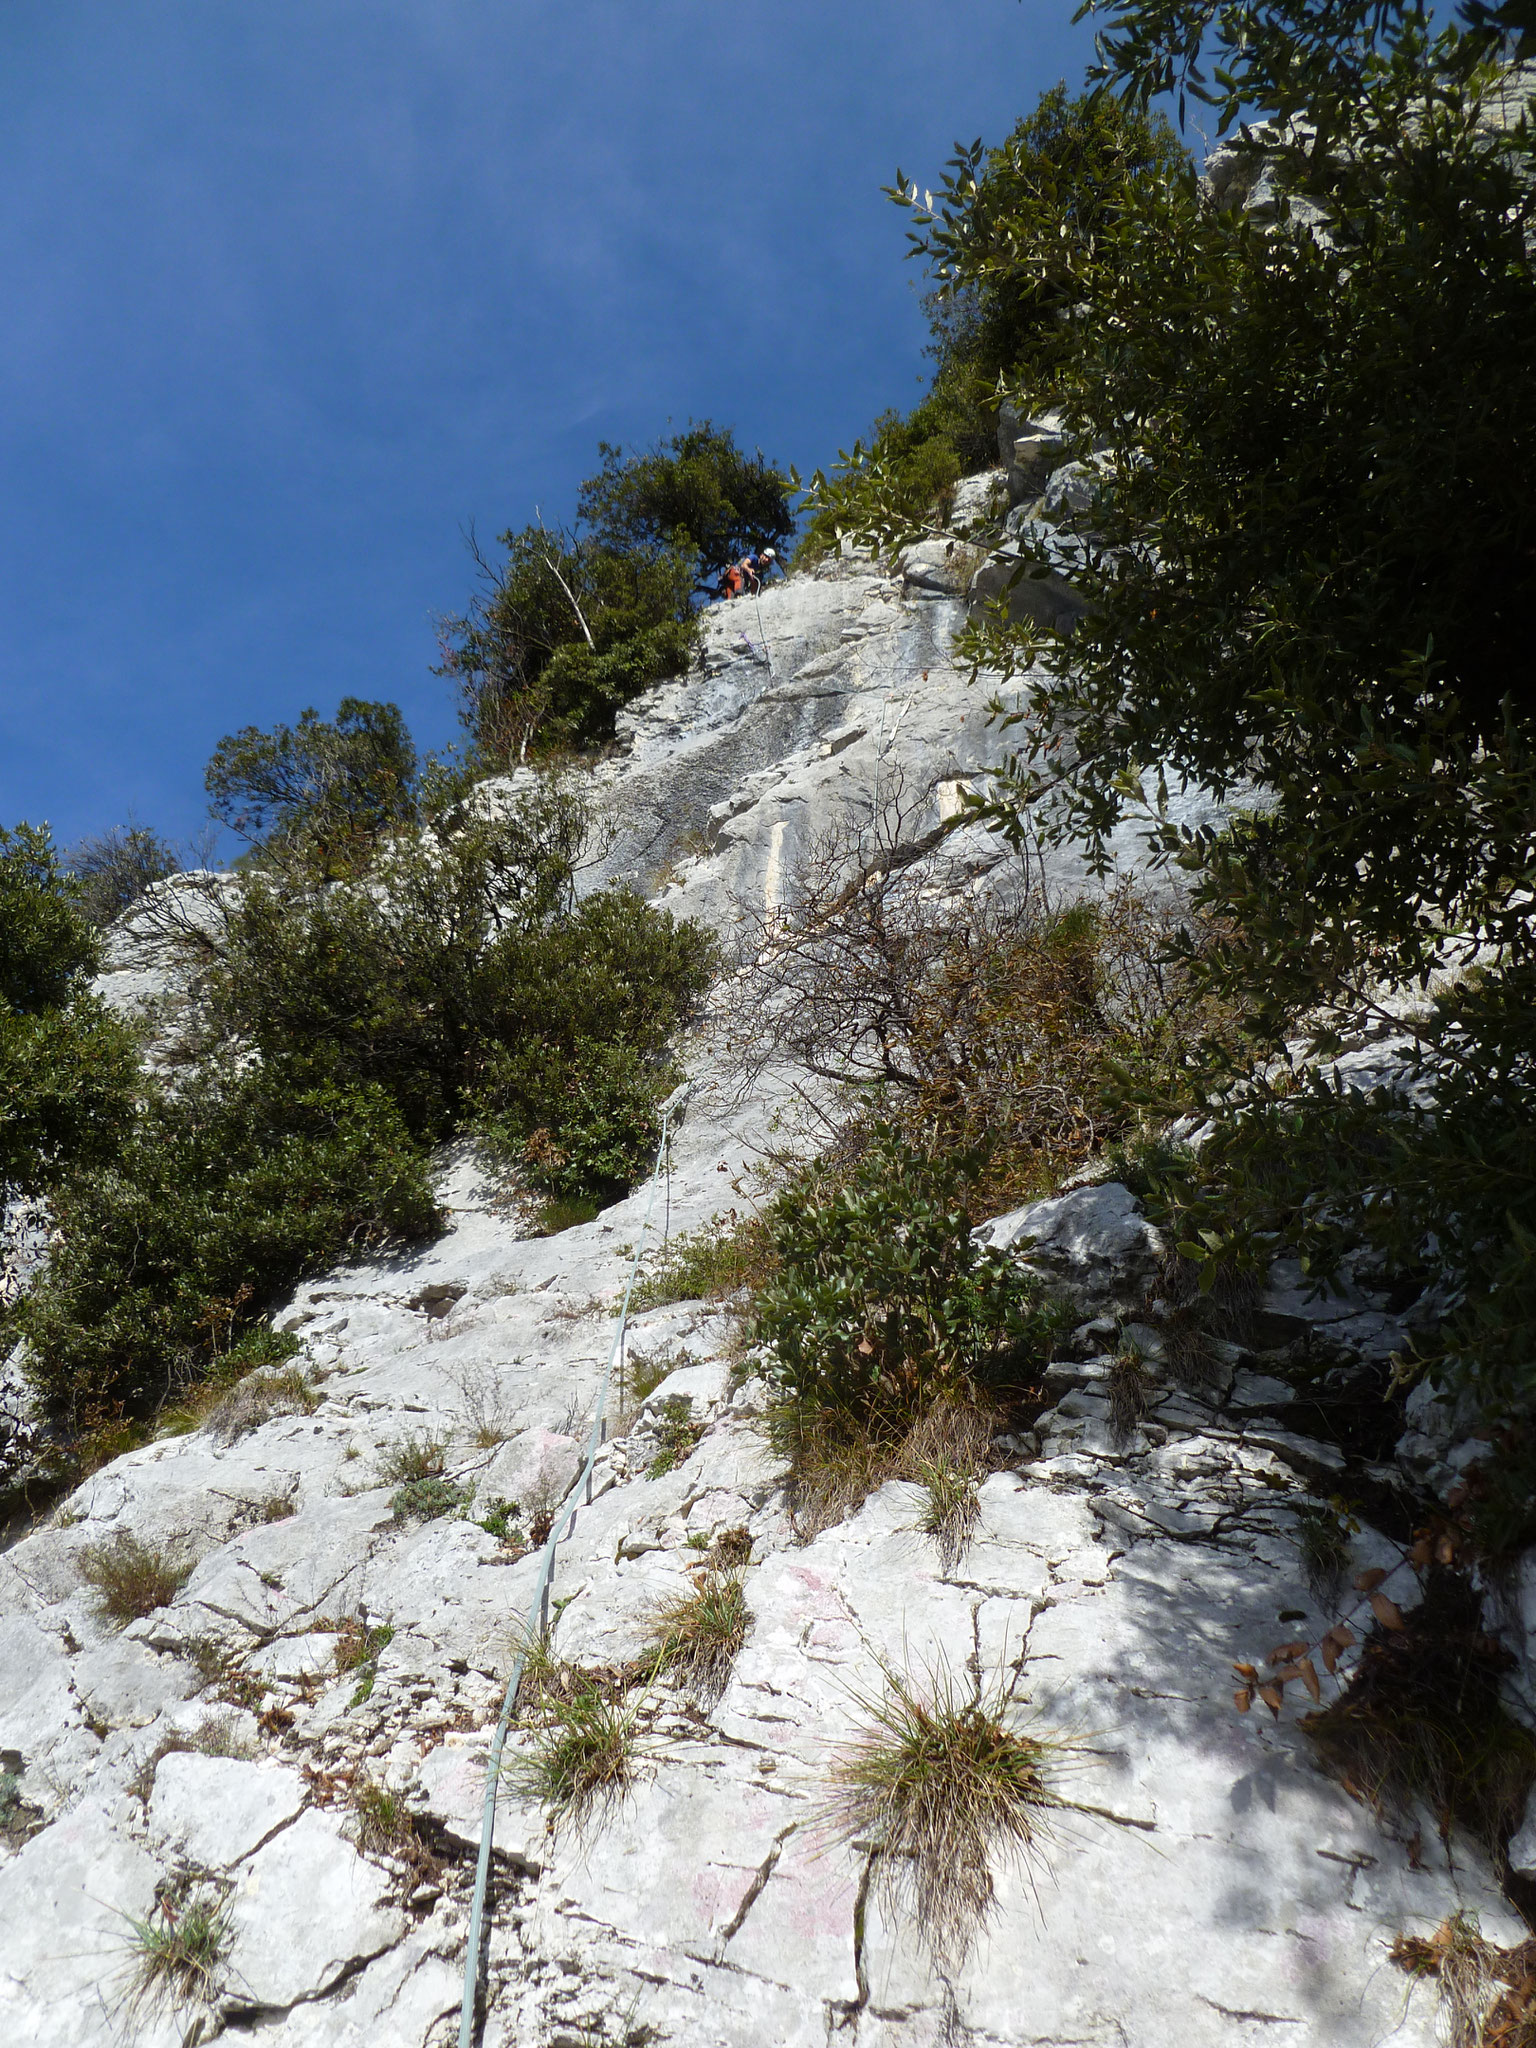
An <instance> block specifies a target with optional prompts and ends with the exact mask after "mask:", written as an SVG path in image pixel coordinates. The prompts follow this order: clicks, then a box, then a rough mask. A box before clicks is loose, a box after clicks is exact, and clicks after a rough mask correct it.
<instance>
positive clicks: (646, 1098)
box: [216, 784, 715, 1199]
mask: <svg viewBox="0 0 1536 2048" xmlns="http://www.w3.org/2000/svg"><path fill="white" fill-rule="evenodd" d="M584 829H585V826H584V820H583V817H582V815H581V812H580V808H579V806H578V805H577V804H576V803H575V801H574V799H573V798H572V797H571V796H570V794H569V792H568V791H566V790H565V789H563V788H562V787H561V786H559V785H555V784H549V785H544V786H541V788H540V789H539V790H538V791H536V792H535V793H534V794H532V795H530V796H529V797H527V798H526V799H524V801H523V802H522V804H521V805H520V806H518V807H517V808H515V809H514V810H512V811H511V812H509V813H508V814H507V815H505V816H504V817H502V818H500V819H498V820H496V821H494V822H483V821H482V822H478V823H476V822H468V823H465V824H463V825H461V827H460V829H459V830H458V831H457V832H456V833H454V834H453V835H452V836H451V837H445V838H442V839H422V840H412V841H409V842H405V841H402V842H400V843H399V844H397V845H396V846H395V847H393V848H392V849H391V850H390V851H389V853H388V854H387V855H386V857H385V858H384V859H383V861H382V862H381V863H379V864H378V865H376V866H375V868H374V869H373V871H372V872H371V873H370V874H369V875H368V876H367V877H363V878H360V879H359V880H357V881H356V882H338V883H335V884H332V885H331V886H330V887H328V888H325V889H323V890H316V889H315V888H314V887H313V886H311V885H309V884H308V883H307V882H306V881H305V880H304V878H303V877H302V876H295V875H293V874H291V873H279V874H277V875H274V876H256V877H253V878H252V880H251V882H250V884H249V885H248V887H247V888H246V889H245V891H244V892H243V895H242V898H241V901H240V904H239V906H238V907H237V909H236V910H235V912H234V913H233V916H232V918H231V921H230V928H229V942H228V946H227V949H226V957H225V963H224V967H223V969H222V973H221V976H220V979H219V987H218V992H217V997H216V1001H217V1004H218V1006H219V1009H220V1011H221V1014H222V1015H223V1016H224V1018H225V1019H226V1021H227V1022H228V1024H229V1026H230V1028H231V1029H232V1030H234V1031H236V1032H238V1033H239V1034H240V1035H241V1036H242V1037H243V1038H244V1039H246V1040H248V1041H249V1042H250V1043H252V1044H253V1045H255V1046H256V1047H257V1049H258V1050H259V1051H260V1052H261V1053H262V1055H263V1056H264V1057H265V1058H267V1059H269V1060H278V1061H283V1062H285V1063H287V1064H288V1065H289V1066H290V1067H292V1068H294V1069H296V1070H297V1071H299V1072H302V1073H305V1074H310V1075H313V1076H314V1077H315V1078H316V1079H324V1080H326V1081H336V1082H342V1083H345V1084H347V1085H353V1084H358V1083H364V1084H376V1085H378V1086H380V1087H383V1088H385V1089H387V1090H388V1091H389V1094H390V1096H391V1098H392V1099H393V1101H394V1102H395V1103H396V1104H397V1105H398V1107H399V1110H400V1113H401V1115H402V1116H403V1117H404V1119H405V1121H406V1124H407V1126H408V1128H409V1129H410V1130H411V1131H412V1132H413V1133H414V1134H415V1135H417V1136H418V1137H421V1138H424V1139H428V1140H437V1139H440V1138H443V1137H445V1136H447V1135H448V1134H449V1133H450V1132H452V1131H454V1130H456V1129H458V1128H460V1127H461V1126H462V1125H463V1124H464V1123H465V1122H466V1121H472V1122H474V1123H476V1124H477V1126H478V1127H479V1128H480V1129H481V1130H482V1131H483V1133H484V1135H485V1136H486V1138H487V1139H488V1140H489V1142H490V1143H491V1145H492V1147H493V1149H495V1150H497V1151H500V1152H501V1153H503V1154H504V1155H505V1156H507V1157H509V1158H511V1159H516V1160H518V1161H520V1162H521V1163H522V1164H523V1166H524V1167H525V1169H526V1171H527V1174H528V1176H529V1178H530V1180H531V1182H532V1184H533V1185H535V1186H537V1187H539V1188H540V1189H542V1190H544V1191H546V1192H548V1193H551V1194H555V1195H560V1196H563V1197H568V1198H575V1197H582V1196H592V1195H600V1196H605V1197H607V1198H609V1199H611V1198H612V1197H613V1196H614V1195H616V1194H620V1193H622V1192H623V1191H624V1190H625V1189H626V1188H628V1187H629V1186H630V1185H631V1184H632V1182H633V1180H634V1177H635V1175H636V1173H637V1172H638V1171H639V1170H640V1168H641V1167H642V1165H643V1164H645V1163H646V1161H647V1159H648V1155H649V1153H650V1151H651V1150H653V1149H654V1146H655V1143H656V1121H655V1105H656V1104H657V1103H658V1102H659V1101H660V1100H661V1098H662V1097H663V1096H664V1095H665V1094H666V1093H667V1091H668V1089H669V1088H670V1087H671V1086H672V1083H673V1078H674V1077H673V1076H672V1074H671V1070H670V1068H669V1066H668V1064H667V1060H666V1046H667V1042H668V1040H669V1038H670V1037H671V1035H672V1034H673V1033H674V1032H675V1031H676V1029H677V1028H678V1026H679V1024H680V1023H682V1021H683V1020H684V1019H685V1017H686V1016H687V1015H688V1013H689V1012H690V1010H691V1009H692V1008H693V1006H694V1004H695V1003H696V1002H697V1000H698V998H699V997H700V996H701V995H702V993H703V991H704V989H705V988H706V987H707V985H708V981H709V977H710V974H711V972H712V969H713V963H714V957H715V949H714V946H713V943H712V942H711V941H710V939H709V938H708V937H707V935H706V934H705V933H703V932H702V931H701V930H700V929H699V928H698V927H696V926H693V925H688V924H677V923H676V922H675V921H674V920H673V919H672V918H671V917H670V916H669V915H668V914H667V913H666V912H665V911H658V910H653V909H651V908H650V907H649V906H648V905H647V904H646V903H645V902H644V901H643V900H642V899H641V898H640V897H639V896H636V895H634V894H633V893H631V892H629V891H626V890H608V891H604V892H602V893H600V894H598V895H596V896H593V897H589V898H588V899H587V901H586V902H584V903H582V904H580V905H578V906H574V907H573V906H572V903H571V888H572V877H573V871H574V866H575V862H576V859H577V857H578V855H579V852H580V847H581V841H582V835H583V832H584Z"/></svg>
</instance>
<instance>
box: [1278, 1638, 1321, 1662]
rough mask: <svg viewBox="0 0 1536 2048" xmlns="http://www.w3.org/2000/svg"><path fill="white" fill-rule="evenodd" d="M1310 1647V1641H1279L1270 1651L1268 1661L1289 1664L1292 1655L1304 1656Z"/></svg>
mask: <svg viewBox="0 0 1536 2048" xmlns="http://www.w3.org/2000/svg"><path fill="white" fill-rule="evenodd" d="M1311 1647H1312V1645H1311V1644H1310V1643H1302V1642H1296V1643H1281V1644H1279V1645H1278V1646H1277V1647H1276V1648H1275V1649H1273V1650H1271V1651H1270V1653H1269V1658H1268V1661H1269V1662H1270V1663H1271V1664H1289V1663H1290V1661H1291V1659H1292V1658H1293V1657H1305V1655H1306V1654H1307V1652H1308V1650H1310V1649H1311Z"/></svg>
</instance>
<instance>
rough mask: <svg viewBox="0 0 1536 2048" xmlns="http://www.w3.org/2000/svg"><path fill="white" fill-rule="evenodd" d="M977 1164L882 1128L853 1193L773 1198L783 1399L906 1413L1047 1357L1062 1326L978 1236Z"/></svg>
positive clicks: (862, 1415) (768, 1329) (1030, 1283)
mask: <svg viewBox="0 0 1536 2048" xmlns="http://www.w3.org/2000/svg"><path fill="white" fill-rule="evenodd" d="M974 1165H975V1162H974V1161H967V1160H966V1159H965V1158H963V1157H959V1156H956V1155H949V1156H946V1157H941V1158H937V1159H934V1158H929V1157H926V1156H925V1155H924V1154H923V1153H922V1152H920V1151H918V1150H917V1149H916V1148H915V1147H914V1146H913V1145H911V1144H910V1143H909V1142H908V1141H907V1140H906V1139H904V1138H902V1137H901V1136H899V1135H898V1134H897V1133H895V1132H894V1131H888V1130H885V1131H881V1130H877V1131H876V1133H875V1134H874V1142H873V1143H872V1144H871V1146H870V1148H869V1150H868V1151H867V1152H866V1153H865V1155H864V1157H863V1158H862V1159H861V1160H860V1161H859V1163H858V1165H857V1167H856V1168H855V1170H854V1172H853V1174H852V1177H851V1178H850V1180H849V1181H848V1182H847V1184H846V1185H845V1186H842V1187H840V1188H837V1189H835V1190H832V1191H830V1192H828V1193H826V1194H825V1195H818V1194H817V1193H816V1192H815V1191H814V1189H810V1190H807V1189H802V1188H792V1189H790V1190H788V1191H787V1192H786V1193H784V1194H783V1195H781V1196H779V1197H778V1199H777V1200H776V1201H775V1202H774V1204H773V1205H772V1207H771V1208H770V1209H769V1211H768V1215H767V1222H768V1228H769V1231H770V1234H771V1236H772V1239H773V1243H774V1248H775V1250H776V1251H777V1253H778V1257H779V1267H778V1270H777V1272H776V1273H774V1274H773V1275H772V1277H771V1278H770V1279H769V1280H768V1282H767V1284H766V1285H765V1286H764V1288H763V1289H762V1292H761V1294H760V1295H759V1297H758V1317H757V1335H758V1337H759V1339H760V1340H761V1341H762V1342H763V1343H765V1344H767V1345H768V1346H769V1347H770V1348H771V1350H772V1352H773V1365H772V1368H771V1376H772V1378H773V1380H774V1382H775V1384H776V1385H777V1387H778V1388H779V1390H780V1392H781V1393H782V1394H783V1395H784V1397H785V1398H786V1400H788V1401H789V1402H790V1403H792V1404H796V1405H798V1406H801V1407H803V1408H807V1409H810V1410H819V1411H833V1412H839V1413H844V1414H847V1415H849V1416H851V1417H856V1418H859V1419H866V1418H873V1417H876V1416H884V1417H903V1416H905V1417H911V1416H915V1415H916V1414H918V1413H919V1412H921V1411H922V1410H923V1409H924V1408H926V1407H927V1406H929V1405H931V1404H932V1403H933V1402H934V1401H935V1400H936V1399H939V1398H941V1397H945V1396H953V1395H959V1394H961V1393H962V1392H964V1390H965V1389H967V1388H968V1387H971V1386H974V1385H977V1384H984V1383H986V1382H988V1381H990V1380H995V1379H997V1378H999V1377H1000V1376H1003V1375H1005V1374H1006V1373H1007V1372H1008V1370H1009V1369H1010V1368H1011V1367H1015V1368H1016V1367H1018V1366H1020V1365H1021V1364H1023V1363H1025V1362H1028V1361H1033V1360H1036V1359H1039V1358H1041V1357H1043V1356H1044V1355H1046V1354H1047V1350H1048V1346H1049V1343H1050V1341H1051V1339H1052V1338H1053V1337H1054V1336H1055V1335H1056V1334H1057V1332H1058V1331H1059V1328H1060V1316H1059V1314H1058V1313H1057V1312H1056V1311H1055V1310H1054V1309H1053V1308H1052V1306H1051V1305H1050V1304H1048V1303H1046V1302H1044V1301H1043V1300H1042V1295H1041V1290H1040V1287H1039V1283H1038V1282H1036V1281H1034V1280H1033V1279H1031V1278H1030V1277H1028V1276H1026V1275H1025V1274H1024V1273H1022V1272H1021V1271H1020V1270H1019V1268H1018V1267H1017V1266H1016V1265H1015V1264H1014V1262H1013V1261H1012V1260H1011V1259H1010V1258H1008V1257H1007V1256H1006V1255H1005V1254H1003V1253H1001V1252H994V1251H983V1250H981V1249H980V1248H978V1246H977V1245H976V1244H975V1243H974V1242H973V1240H972V1238H971V1234H970V1231H971V1219H970V1216H969V1214H968V1213H967V1210H966V1207H965V1202H964V1195H963V1189H964V1186H965V1184H966V1179H967V1171H968V1168H974Z"/></svg>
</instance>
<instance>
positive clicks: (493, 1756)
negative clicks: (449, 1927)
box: [459, 1081, 693, 2048]
mask: <svg viewBox="0 0 1536 2048" xmlns="http://www.w3.org/2000/svg"><path fill="white" fill-rule="evenodd" d="M692 1086H693V1084H692V1083H691V1082H688V1081H685V1082H684V1083H683V1085H682V1087H681V1088H678V1089H676V1090H675V1091H674V1092H673V1093H672V1094H671V1095H669V1096H668V1097H667V1099H666V1101H665V1102H664V1103H663V1104H662V1106H661V1141H660V1143H659V1144H658V1145H657V1147H656V1164H655V1166H654V1167H653V1168H652V1170H651V1185H650V1191H649V1193H648V1194H647V1196H646V1202H645V1215H644V1217H643V1218H642V1219H641V1223H640V1236H639V1240H638V1242H637V1243H636V1245H635V1252H634V1257H633V1258H632V1259H631V1260H630V1263H629V1278H628V1279H627V1280H626V1281H625V1283H624V1300H623V1303H622V1305H621V1306H620V1309H619V1327H618V1329H617V1331H616V1332H615V1333H614V1339H613V1348H612V1350H611V1351H610V1352H609V1353H608V1369H607V1371H606V1372H605V1373H604V1374H603V1384H602V1390H601V1392H600V1393H599V1394H598V1397H597V1414H596V1416H595V1418H594V1419H593V1423H592V1433H591V1435H590V1436H589V1437H588V1439H587V1460H586V1463H585V1465H583V1467H582V1469H581V1473H580V1475H579V1477H578V1478H577V1480H576V1484H575V1485H574V1486H573V1487H572V1488H571V1490H570V1492H569V1493H568V1494H567V1495H566V1506H565V1507H564V1508H562V1510H561V1512H560V1514H559V1516H558V1517H557V1518H556V1520H555V1522H554V1524H553V1526H552V1527H551V1529H550V1532H549V1534H548V1536H547V1537H546V1538H545V1540H544V1556H543V1560H542V1562H541V1564H540V1566H539V1577H538V1583H537V1584H536V1585H535V1587H534V1591H533V1599H532V1601H531V1602H530V1603H529V1607H528V1619H527V1621H526V1622H525V1623H524V1625H523V1632H522V1635H521V1638H520V1639H519V1642H518V1648H517V1655H516V1656H515V1657H514V1658H513V1660H512V1675H511V1676H510V1678H508V1680H507V1690H506V1696H505V1698H504V1699H503V1701H502V1705H501V1719H500V1720H499V1721H498V1722H497V1723H496V1733H495V1735H494V1736H493V1738H492V1740H491V1752H490V1756H489V1758H488V1760H487V1762H486V1767H485V1805H484V1807H483V1809H482V1811H481V1816H480V1853H479V1856H478V1857H477V1859H476V1862H475V1896H474V1901H473V1903H472V1905H471V1907H470V1913H469V1941H468V1947H467V1948H466V1950H465V1954H464V2002H463V2005H462V2006H461V2008H460V2011H459V2048H473V2043H474V2031H475V2006H476V2003H477V2001H478V1994H479V1988H480V1956H481V1947H482V1943H483V1940H484V1922H485V1891H486V1885H487V1883H488V1881H489V1879H490V1874H491V1838H492V1836H493V1834H494V1833H495V1829H496V1788H497V1784H498V1782H499V1780H500V1777H501V1752H502V1749H503V1746H504V1745H505V1743H506V1739H507V1730H508V1729H509V1728H510V1727H511V1725H512V1716H513V1713H514V1712H515V1710H516V1707H517V1689H518V1687H519V1685H521V1683H522V1679H523V1666H524V1664H525V1663H526V1662H527V1659H528V1645H529V1643H530V1642H532V1641H533V1639H534V1634H535V1631H536V1630H537V1629H538V1628H539V1625H540V1615H541V1612H542V1610H543V1606H544V1601H545V1597H546V1595H547V1594H548V1592H549V1582H550V1579H551V1578H552V1576H553V1575H554V1569H555V1548H556V1545H557V1544H558V1543H559V1542H560V1541H561V1539H562V1537H564V1536H565V1535H567V1534H568V1533H569V1530H570V1526H571V1523H572V1522H573V1521H574V1520H575V1517H576V1511H577V1509H578V1508H579V1507H580V1506H581V1505H582V1504H583V1503H582V1495H583V1493H584V1492H585V1490H586V1489H587V1488H588V1486H589V1485H590V1484H591V1480H592V1466H593V1463H594V1461H595V1460H596V1457H597V1453H598V1447H599V1445H600V1444H601V1443H602V1439H603V1422H604V1418H605V1416H606V1413H607V1408H608V1390H609V1388H610V1387H611V1386H612V1384H613V1372H614V1367H615V1366H616V1365H617V1364H618V1362H619V1360H620V1358H621V1357H622V1356H623V1353H624V1338H625V1334H626V1332H627V1329H628V1325H629V1297H630V1295H631V1294H632V1293H633V1292H634V1287H635V1277H636V1275H637V1274H638V1272H639V1270H640V1259H641V1255H642V1253H643V1252H644V1250H645V1240H646V1237H647V1235H648V1234H649V1231H650V1227H651V1213H652V1211H653V1210H654V1209H655V1206H656V1189H657V1185H658V1183H659V1182H660V1180H661V1176H662V1171H663V1162H665V1166H666V1174H667V1186H668V1195H669V1203H668V1211H669V1216H670V1206H671V1205H670V1193H671V1178H672V1164H671V1144H672V1125H673V1122H674V1121H675V1120H676V1118H677V1117H678V1116H679V1115H680V1114H681V1112H682V1109H683V1106H684V1104H685V1103H686V1102H687V1100H688V1097H689V1094H690V1093H691V1092H692Z"/></svg>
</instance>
